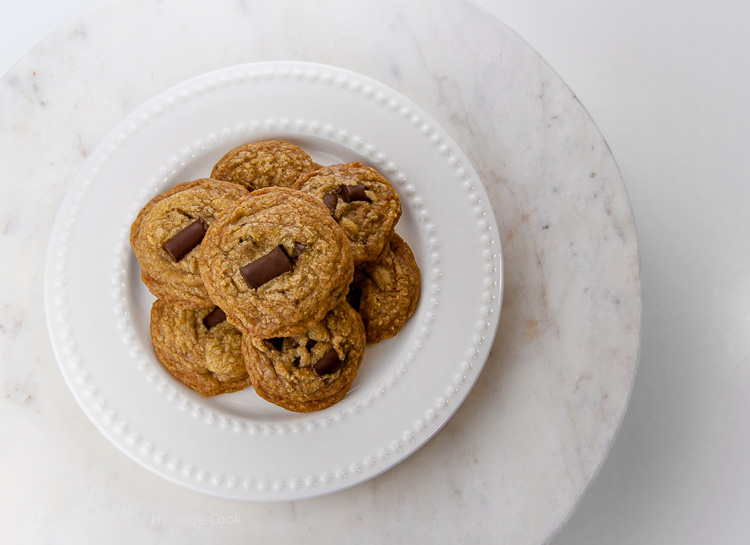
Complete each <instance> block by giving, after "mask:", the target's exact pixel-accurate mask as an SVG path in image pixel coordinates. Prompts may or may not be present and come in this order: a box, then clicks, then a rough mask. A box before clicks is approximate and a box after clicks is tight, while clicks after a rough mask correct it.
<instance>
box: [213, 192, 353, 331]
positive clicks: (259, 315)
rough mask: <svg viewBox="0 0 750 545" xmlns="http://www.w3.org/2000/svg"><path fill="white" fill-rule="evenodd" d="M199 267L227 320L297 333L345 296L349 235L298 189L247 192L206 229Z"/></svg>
mask: <svg viewBox="0 0 750 545" xmlns="http://www.w3.org/2000/svg"><path fill="white" fill-rule="evenodd" d="M200 273H201V277H202V278H203V282H204V284H205V286H206V289H207V290H208V293H209V295H210V297H211V299H212V300H213V301H214V302H215V303H216V304H217V305H219V306H220V307H221V308H223V309H224V310H225V311H226V313H227V315H228V317H229V318H228V319H229V320H230V321H231V322H232V323H233V324H234V325H236V326H237V327H239V328H240V329H241V330H242V331H243V332H247V333H249V334H251V335H253V336H255V337H260V338H271V337H287V336H292V335H298V334H300V333H302V332H304V331H306V330H307V329H309V328H310V327H311V326H312V325H314V324H315V323H317V322H319V321H320V320H322V319H323V317H324V316H325V315H326V313H327V312H328V311H329V310H331V309H332V308H333V307H334V306H335V305H336V304H337V303H338V302H339V301H341V300H342V299H343V298H344V296H345V295H346V293H347V291H348V288H349V284H350V283H351V280H352V277H353V273H354V265H353V263H352V255H351V249H350V244H349V240H348V239H347V238H346V235H345V234H344V232H343V231H342V229H341V227H339V225H338V224H337V223H336V222H335V221H334V220H333V218H331V214H330V213H329V211H328V209H327V208H326V207H325V205H323V203H322V202H321V201H320V200H319V199H316V198H315V197H312V196H310V195H307V194H306V193H302V192H300V191H295V190H293V189H289V188H282V187H268V188H265V189H259V190H257V191H254V192H252V193H250V195H249V196H248V197H246V198H244V199H241V200H240V201H238V202H236V203H235V204H234V205H232V206H231V207H230V208H229V209H227V210H226V211H225V212H224V213H223V214H222V215H221V217H219V218H218V219H217V220H216V221H215V222H214V223H213V224H212V225H211V226H210V227H209V228H208V232H207V233H206V236H205V238H204V239H203V243H202V244H201V252H200Z"/></svg>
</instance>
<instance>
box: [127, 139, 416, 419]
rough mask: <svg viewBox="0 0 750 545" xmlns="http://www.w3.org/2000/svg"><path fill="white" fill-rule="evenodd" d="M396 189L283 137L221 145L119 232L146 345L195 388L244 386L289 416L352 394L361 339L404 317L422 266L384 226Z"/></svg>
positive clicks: (384, 333)
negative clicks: (146, 317)
mask: <svg viewBox="0 0 750 545" xmlns="http://www.w3.org/2000/svg"><path fill="white" fill-rule="evenodd" d="M400 216H401V204H400V200H399V197H398V194H397V192H396V191H395V189H394V188H393V186H392V185H391V184H390V183H389V182H388V181H387V180H386V179H385V178H383V177H382V176H381V175H380V174H379V173H378V172H377V171H375V170H374V169H372V168H370V167H367V166H364V165H362V164H360V163H347V164H342V165H332V166H326V167H323V166H320V165H317V164H315V163H314V162H313V161H312V159H311V158H310V157H309V155H307V153H305V152H304V151H303V150H301V149H300V148H299V147H297V146H295V145H293V144H291V143H289V142H284V141H279V140H270V141H269V140H266V141H261V142H254V143H251V144H247V145H244V146H240V147H239V148H235V149H233V150H231V151H230V152H229V153H227V154H226V155H225V156H224V157H223V158H222V159H221V160H220V161H219V162H218V163H217V164H216V166H215V167H214V168H213V170H212V172H211V176H210V178H205V179H200V180H195V181H191V182H187V183H182V184H178V185H176V186H174V187H172V188H171V189H169V190H168V191H166V192H164V193H162V194H160V195H157V196H156V197H154V198H153V199H152V200H151V201H150V202H148V203H147V204H146V206H144V207H143V209H142V210H141V211H140V213H139V214H138V216H137V217H136V219H135V221H134V222H133V225H132V227H131V232H130V242H131V246H132V247H133V251H134V253H135V255H136V257H137V259H138V262H139V264H140V267H141V278H142V279H143V282H144V284H145V285H146V286H147V287H148V289H149V290H150V291H151V293H153V294H154V295H155V296H156V297H157V300H156V301H155V302H154V304H153V307H152V310H151V340H152V344H153V346H154V349H155V352H156V355H157V357H158V358H159V360H160V361H161V362H162V363H163V364H164V365H165V366H166V367H167V369H169V371H170V372H171V373H172V375H173V376H174V377H175V378H177V379H178V380H180V381H181V382H182V383H184V384H185V385H187V386H188V387H190V388H192V389H194V390H196V391H197V392H199V393H201V394H203V395H205V396H212V395H216V394H221V393H228V392H234V391H238V390H241V389H244V388H246V387H248V386H252V387H253V388H254V389H255V391H256V392H257V393H258V395H260V396H261V397H263V398H264V399H266V400H268V401H270V402H271V403H274V404H276V405H279V406H281V407H284V408H286V409H288V410H291V411H298V412H307V411H314V410H320V409H323V408H325V407H328V406H330V405H332V404H333V403H336V402H337V401H339V400H340V399H341V398H342V397H343V396H344V395H345V394H346V392H347V391H348V390H349V388H350V386H351V383H352V381H353V380H354V377H355V376H356V374H357V371H358V370H359V366H360V363H361V362H362V359H363V357H364V351H365V345H366V344H367V343H374V342H379V341H381V340H383V339H387V338H390V337H392V336H394V335H395V334H396V333H397V332H398V331H399V330H400V329H401V327H402V326H403V325H404V323H405V322H406V321H407V320H408V319H409V317H410V316H411V315H412V314H413V312H414V310H415V308H416V303H417V299H418V297H419V291H420V274H419V268H418V266H417V263H416V261H415V259H414V256H413V254H412V252H411V249H410V248H409V246H408V244H407V243H406V242H405V241H404V240H403V239H402V238H401V237H399V236H398V235H397V234H395V232H394V227H395V225H396V223H397V222H398V220H399V218H400Z"/></svg>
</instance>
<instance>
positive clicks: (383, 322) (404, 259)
mask: <svg viewBox="0 0 750 545" xmlns="http://www.w3.org/2000/svg"><path fill="white" fill-rule="evenodd" d="M420 289H421V278H420V273H419V266H418V265H417V261H416V260H415V259H414V254H413V253H412V251H411V248H410V247H409V245H408V244H407V243H406V242H405V241H404V239H402V238H401V237H400V236H398V234H396V233H394V234H393V237H392V238H391V240H390V242H389V244H388V246H387V247H386V249H385V251H384V252H383V255H382V256H381V257H380V258H379V259H378V261H377V262H376V263H374V264H371V265H370V266H368V267H367V268H365V269H364V270H362V271H357V274H356V276H355V280H354V282H353V284H352V287H351V289H350V293H349V300H350V302H351V303H352V304H353V305H354V307H355V308H356V309H357V310H359V313H360V314H361V315H362V321H363V322H364V325H365V333H366V335H367V342H368V344H371V343H377V342H380V341H382V340H384V339H390V338H391V337H393V336H394V335H396V333H398V332H399V331H400V330H401V328H402V327H403V326H404V324H405V323H406V321H407V320H408V319H409V318H410V317H411V316H412V314H414V310H415V309H416V308H417V300H418V299H419V292H420Z"/></svg>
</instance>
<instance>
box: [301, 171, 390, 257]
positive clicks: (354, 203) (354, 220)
mask: <svg viewBox="0 0 750 545" xmlns="http://www.w3.org/2000/svg"><path fill="white" fill-rule="evenodd" d="M293 187H294V189H299V190H300V191H303V192H305V193H309V194H310V195H313V196H315V197H317V198H318V199H320V200H322V201H323V202H324V203H325V204H326V206H328V208H329V210H330V211H331V214H332V216H333V218H334V219H335V220H336V222H337V223H338V224H339V225H341V228H342V229H343V230H344V232H345V233H346V236H347V238H348V239H349V241H350V242H351V246H352V256H353V259H354V266H355V267H357V268H359V267H362V266H364V265H366V264H367V263H369V262H372V261H375V260H376V259H377V257H378V256H379V255H380V253H381V252H382V251H383V248H384V247H385V244H386V243H387V242H388V240H390V238H391V235H392V234H393V229H394V227H395V226H396V223H398V220H399V218H400V217H401V200H400V199H399V196H398V193H397V192H396V190H395V189H394V187H393V186H392V185H391V183H390V182H389V181H388V180H386V179H385V178H384V177H383V176H382V175H381V174H380V173H379V172H378V171H376V170H375V169H374V168H371V167H368V166H365V165H363V164H362V163H358V162H352V163H345V164H339V165H331V166H327V167H322V168H320V169H318V170H316V171H314V172H311V173H308V174H306V175H304V176H302V177H301V178H300V179H299V180H298V181H297V182H296V183H295V184H294V186H293Z"/></svg>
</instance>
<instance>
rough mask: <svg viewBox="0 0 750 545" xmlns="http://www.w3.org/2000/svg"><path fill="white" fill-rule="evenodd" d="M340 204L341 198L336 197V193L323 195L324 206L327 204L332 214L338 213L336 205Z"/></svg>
mask: <svg viewBox="0 0 750 545" xmlns="http://www.w3.org/2000/svg"><path fill="white" fill-rule="evenodd" d="M338 202H339V198H338V197H337V196H336V193H326V194H325V195H323V204H325V205H326V206H327V207H328V210H330V211H331V214H333V213H334V212H335V211H336V205H337V204H338Z"/></svg>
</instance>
